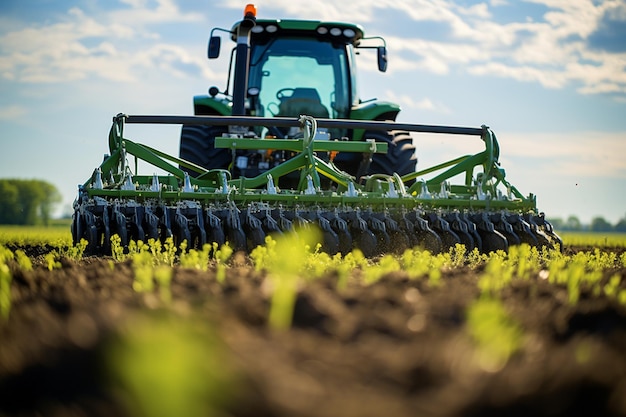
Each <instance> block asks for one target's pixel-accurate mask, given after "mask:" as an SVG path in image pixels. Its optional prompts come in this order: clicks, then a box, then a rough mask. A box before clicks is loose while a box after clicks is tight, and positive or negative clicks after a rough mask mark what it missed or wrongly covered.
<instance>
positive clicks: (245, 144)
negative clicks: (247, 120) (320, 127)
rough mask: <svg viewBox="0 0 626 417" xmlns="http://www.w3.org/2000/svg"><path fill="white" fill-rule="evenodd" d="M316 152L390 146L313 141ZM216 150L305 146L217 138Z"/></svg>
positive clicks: (296, 149)
mask: <svg viewBox="0 0 626 417" xmlns="http://www.w3.org/2000/svg"><path fill="white" fill-rule="evenodd" d="M312 146H313V148H312V149H313V151H315V152H330V151H339V152H372V153H387V149H388V145H387V144H386V143H384V142H351V141H333V140H314V141H312ZM215 147H216V148H228V149H232V148H235V149H256V150H260V149H276V150H284V151H293V152H302V151H303V150H304V147H305V144H304V140H302V139H241V138H224V137H222V138H215Z"/></svg>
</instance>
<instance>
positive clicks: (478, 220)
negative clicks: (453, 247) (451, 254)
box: [470, 212, 509, 253]
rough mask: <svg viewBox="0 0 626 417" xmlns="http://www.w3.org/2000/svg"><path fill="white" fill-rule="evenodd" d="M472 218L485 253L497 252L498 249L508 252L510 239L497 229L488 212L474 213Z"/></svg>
mask: <svg viewBox="0 0 626 417" xmlns="http://www.w3.org/2000/svg"><path fill="white" fill-rule="evenodd" d="M470 219H471V220H472V222H473V223H474V224H475V225H476V230H477V231H478V234H479V235H480V239H481V241H482V252H483V253H489V252H496V251H498V250H502V251H505V252H508V250H509V241H508V240H507V239H506V237H504V235H503V234H502V233H500V232H499V231H497V230H496V228H495V226H494V224H493V223H492V222H491V220H489V217H488V214H487V213H486V212H478V213H474V214H472V215H471V216H470Z"/></svg>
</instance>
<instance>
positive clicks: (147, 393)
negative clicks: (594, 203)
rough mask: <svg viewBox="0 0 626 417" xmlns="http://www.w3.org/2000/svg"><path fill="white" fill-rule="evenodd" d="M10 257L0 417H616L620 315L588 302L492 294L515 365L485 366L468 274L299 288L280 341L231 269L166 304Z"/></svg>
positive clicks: (603, 302)
mask: <svg viewBox="0 0 626 417" xmlns="http://www.w3.org/2000/svg"><path fill="white" fill-rule="evenodd" d="M14 249H15V248H14ZM22 249H25V250H26V252H27V254H28V255H29V256H30V257H31V259H32V260H33V262H34V265H35V267H34V270H33V271H22V270H20V269H19V268H18V267H17V265H14V264H11V265H12V274H13V280H12V283H11V299H12V302H11V310H10V314H9V316H8V318H6V319H2V318H0V416H14V415H15V416H114V415H115V416H141V415H146V416H167V415H170V416H174V415H179V416H205V415H215V416H290V417H292V416H303V417H304V416H307V417H308V416H310V417H314V416H315V417H320V416H343V417H350V416H359V417H366V416H394V417H403V416H491V415H493V416H496V415H497V416H556V415H564V416H585V415H589V416H592V415H593V416H598V415H616V416H618V415H626V307H625V306H624V305H620V304H619V303H618V302H617V301H616V300H615V299H611V298H608V297H604V296H597V295H593V294H591V293H590V292H586V291H585V290H584V289H583V290H582V293H581V296H580V300H579V301H578V302H577V303H575V304H572V303H570V302H569V301H568V295H567V288H564V287H560V286H557V285H554V284H550V283H548V281H547V280H545V279H542V277H540V276H539V275H538V276H536V277H534V278H532V279H530V280H517V281H513V283H512V284H511V285H509V286H507V287H506V288H505V289H504V290H503V291H502V293H501V294H500V299H501V300H502V303H503V305H504V306H505V308H506V311H507V313H508V314H509V315H510V317H512V318H513V319H514V320H515V321H516V322H517V323H519V327H520V329H521V336H520V338H521V347H520V348H519V349H518V350H517V351H516V353H515V354H514V355H513V356H512V357H510V358H509V359H508V361H506V363H498V362H497V361H496V362H494V361H489V360H483V359H481V358H480V355H478V354H477V349H476V346H475V343H474V341H473V340H472V338H471V337H470V335H469V332H468V324H467V311H468V308H469V306H470V305H471V304H472V303H473V302H474V301H475V300H476V299H477V298H478V297H479V289H478V287H477V281H478V277H479V274H480V272H481V271H480V270H472V269H470V268H469V267H461V268H457V269H452V270H448V271H444V272H443V276H442V278H441V281H440V285H438V286H431V285H429V284H428V282H427V280H419V279H409V278H408V277H407V276H406V275H405V274H404V273H403V272H402V271H399V272H395V273H392V274H388V275H386V276H384V277H383V278H382V279H380V280H378V281H377V282H375V283H373V284H369V285H366V284H364V283H363V282H362V280H360V279H359V277H358V271H355V273H354V275H355V276H354V277H353V278H352V279H350V280H349V281H348V284H347V287H346V288H345V289H343V290H338V289H337V276H335V275H333V274H330V275H328V276H325V277H323V278H321V279H318V280H315V281H313V282H308V283H303V284H302V285H301V287H300V288H299V289H298V294H297V299H296V304H295V311H294V315H293V324H292V327H291V328H290V329H289V330H287V331H276V330H271V329H270V328H269V327H268V325H267V320H268V313H269V293H270V292H271V290H272V289H271V288H270V283H269V281H268V279H267V276H266V274H265V273H263V272H256V271H255V270H254V269H253V268H252V267H251V266H250V263H249V261H247V260H246V259H245V258H243V257H239V258H237V259H235V261H233V263H232V264H231V265H230V267H229V268H228V269H227V274H226V279H225V281H224V282H218V281H217V280H216V274H215V270H214V269H212V268H209V270H208V271H200V270H195V269H184V268H180V267H175V268H174V272H173V277H172V282H171V286H170V291H171V293H170V294H163V293H160V292H159V291H158V289H157V290H155V291H154V292H149V293H145V292H138V291H135V290H134V289H133V279H134V275H133V270H132V268H131V265H130V262H113V261H112V260H111V259H107V258H85V259H83V260H82V261H80V262H74V261H70V260H63V261H62V265H61V267H60V268H58V269H54V270H52V271H50V270H48V268H46V266H45V265H44V262H43V258H42V255H43V254H44V253H45V252H46V250H47V249H46V248H33V247H29V248H22ZM567 250H568V251H570V252H571V251H576V250H577V249H576V248H568V249H567ZM614 272H617V273H618V274H620V275H621V278H622V281H624V280H625V279H626V278H625V277H626V270H624V269H622V270H621V271H612V273H614ZM170 296H171V299H170Z"/></svg>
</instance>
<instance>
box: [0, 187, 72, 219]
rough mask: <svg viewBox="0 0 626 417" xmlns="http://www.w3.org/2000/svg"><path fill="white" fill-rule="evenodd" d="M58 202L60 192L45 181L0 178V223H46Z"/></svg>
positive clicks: (59, 200)
mask: <svg viewBox="0 0 626 417" xmlns="http://www.w3.org/2000/svg"><path fill="white" fill-rule="evenodd" d="M59 202H61V194H60V193H59V191H58V190H57V189H56V187H55V186H54V185H52V184H50V183H48V182H46V181H41V180H23V179H0V224H16V225H36V224H44V225H48V224H49V222H50V218H51V215H52V212H53V209H54V206H55V205H56V204H58V203H59Z"/></svg>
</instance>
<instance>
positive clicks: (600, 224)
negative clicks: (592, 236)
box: [591, 217, 613, 232]
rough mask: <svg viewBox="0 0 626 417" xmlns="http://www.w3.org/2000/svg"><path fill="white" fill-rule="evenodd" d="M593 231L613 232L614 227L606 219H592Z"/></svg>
mask: <svg viewBox="0 0 626 417" xmlns="http://www.w3.org/2000/svg"><path fill="white" fill-rule="evenodd" d="M591 231H592V232H611V231H613V226H611V223H609V222H607V221H606V220H605V219H604V217H594V218H593V219H591Z"/></svg>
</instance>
